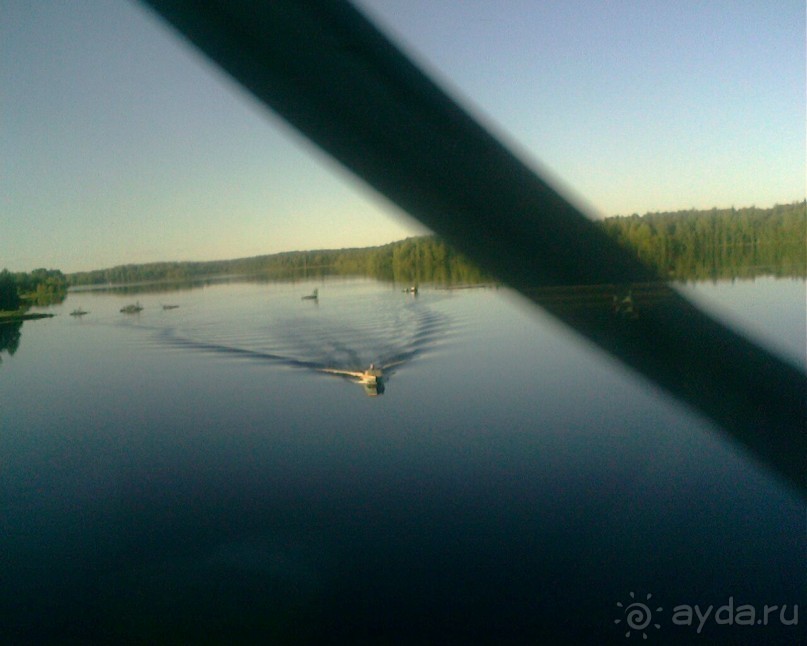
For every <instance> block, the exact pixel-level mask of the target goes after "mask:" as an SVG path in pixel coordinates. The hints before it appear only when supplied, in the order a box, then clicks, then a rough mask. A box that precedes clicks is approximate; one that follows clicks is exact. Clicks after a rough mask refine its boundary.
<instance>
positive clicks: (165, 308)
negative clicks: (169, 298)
mask: <svg viewBox="0 0 807 646" xmlns="http://www.w3.org/2000/svg"><path fill="white" fill-rule="evenodd" d="M178 307H179V305H163V309H164V310H175V309H176V308H178Z"/></svg>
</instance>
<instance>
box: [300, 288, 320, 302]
mask: <svg viewBox="0 0 807 646" xmlns="http://www.w3.org/2000/svg"><path fill="white" fill-rule="evenodd" d="M318 298H319V290H318V289H315V290H314V291H313V292H312V293H311V294H309V295H308V296H303V298H302V300H304V301H315V300H317V299H318Z"/></svg>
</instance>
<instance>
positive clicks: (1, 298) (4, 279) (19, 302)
mask: <svg viewBox="0 0 807 646" xmlns="http://www.w3.org/2000/svg"><path fill="white" fill-rule="evenodd" d="M67 287H68V280H67V276H65V275H64V274H63V273H62V272H61V271H59V270H58V269H35V270H34V271H32V272H30V273H25V272H15V273H12V272H10V271H8V270H6V269H3V270H2V271H0V311H5V312H14V311H19V313H20V314H22V313H24V311H25V310H26V309H28V307H30V306H31V305H52V304H56V303H61V302H62V301H63V300H64V299H65V297H66V296H67ZM6 318H7V317H6Z"/></svg>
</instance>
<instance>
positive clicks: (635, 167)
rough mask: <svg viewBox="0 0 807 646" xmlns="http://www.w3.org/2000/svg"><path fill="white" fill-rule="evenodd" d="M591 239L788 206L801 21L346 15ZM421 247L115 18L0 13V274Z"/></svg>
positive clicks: (701, 8) (668, 9) (492, 9)
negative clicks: (619, 220)
mask: <svg viewBox="0 0 807 646" xmlns="http://www.w3.org/2000/svg"><path fill="white" fill-rule="evenodd" d="M359 4H360V6H361V7H364V8H365V10H366V11H367V12H368V13H369V14H370V16H371V17H373V18H374V19H375V20H376V21H377V22H378V23H379V24H380V25H381V26H382V27H383V28H385V29H386V30H388V31H389V32H390V33H391V34H392V35H393V37H394V39H396V40H398V42H400V43H402V44H404V45H405V47H406V48H407V49H408V51H410V52H411V53H412V54H413V55H414V56H415V57H416V58H417V60H419V61H420V62H421V63H422V64H424V65H425V66H426V67H427V68H428V69H429V70H430V71H431V72H432V73H433V74H434V75H435V76H436V77H437V78H438V79H439V80H442V81H445V82H446V85H447V87H448V88H449V90H450V91H451V92H452V93H453V94H454V95H455V96H457V97H459V98H461V99H462V100H463V101H464V102H465V103H466V104H467V105H468V106H469V108H470V109H471V111H472V112H474V113H475V114H477V115H478V116H479V117H480V118H482V119H483V121H484V122H485V123H487V124H488V125H489V126H490V127H491V129H493V130H494V131H495V132H497V133H498V134H500V135H501V136H502V137H504V138H505V140H506V141H508V142H509V143H510V144H512V146H513V148H514V149H515V150H516V152H518V153H519V154H520V155H522V157H524V158H525V159H526V160H527V161H528V162H529V163H530V164H532V165H534V166H535V167H536V168H539V169H541V170H542V171H543V172H548V173H549V174H550V175H551V176H552V177H553V178H555V180H556V182H557V184H558V185H559V186H560V187H561V188H562V189H563V190H565V191H568V192H569V194H570V195H573V196H574V198H575V199H576V200H577V201H578V202H582V203H583V204H585V205H586V206H587V208H588V209H589V212H590V214H591V215H592V216H594V217H600V216H603V215H613V214H628V213H633V212H638V213H644V212H646V211H657V210H674V209H681V208H690V207H695V208H710V207H712V206H718V207H724V206H731V205H732V204H733V205H736V206H745V205H751V204H756V205H757V206H770V205H772V204H774V203H776V202H791V201H794V200H800V199H803V198H804V196H805V7H804V3H803V2H802V0H798V1H796V0H780V1H778V2H775V3H773V4H771V3H769V2H766V1H762V0H748V1H739V0H730V1H725V2H722V1H713V0H698V1H694V0H692V1H690V0H682V1H680V2H670V1H669V0H663V1H656V0H635V1H620V0H616V1H611V2H607V1H605V0H602V1H593V0H564V1H557V2H555V1H552V2H543V1H538V0H486V1H482V0H462V1H460V0H362V1H361V2H360V3H359ZM421 232H423V230H422V229H421V228H419V227H418V226H417V225H416V224H415V223H413V222H412V221H411V220H408V219H407V218H404V217H403V216H402V215H401V214H400V212H398V211H397V210H396V209H395V208H393V207H391V206H390V205H389V204H388V203H386V202H385V201H384V200H383V199H381V198H379V197H377V196H376V195H375V194H374V193H373V191H371V190H370V189H368V188H366V187H364V186H363V185H362V184H360V183H359V182H357V181H356V180H354V179H352V178H351V177H350V176H349V175H348V174H347V173H346V172H344V171H342V170H340V169H339V168H337V167H336V166H335V165H334V164H333V163H331V162H330V161H328V160H327V159H326V158H325V157H324V156H323V155H322V154H320V153H319V152H317V151H316V150H314V149H313V148H312V147H311V146H310V145H309V144H307V143H306V142H304V141H303V140H302V139H301V138H300V137H299V136H297V135H296V134H294V133H293V132H292V131H290V130H289V129H288V128H287V127H286V126H285V125H284V124H283V123H282V122H280V121H279V119H278V118H276V117H274V116H273V115H272V114H270V113H268V112H267V111H266V110H264V109H263V108H262V107H261V106H259V105H258V104H257V103H256V102H255V101H253V100H252V99H251V98H250V97H248V96H247V95H246V94H245V93H243V92H242V91H241V90H240V89H239V88H237V87H235V86H234V85H233V84H232V83H231V82H229V81H228V80H227V79H226V78H225V77H224V76H223V75H222V74H221V73H219V72H218V71H217V70H216V69H215V68H213V67H212V66H211V65H210V64H209V63H207V62H206V61H205V60H204V59H202V58H200V57H199V56H197V55H196V54H195V52H193V51H192V50H190V49H189V48H188V47H187V46H186V45H185V44H184V43H182V42H181V41H179V40H178V39H177V38H175V37H174V35H173V33H172V32H171V31H170V30H169V29H168V28H166V27H164V26H163V25H162V24H161V23H160V22H159V21H158V20H157V19H156V18H154V17H153V16H152V15H151V14H150V13H149V12H148V11H147V10H146V9H144V8H143V7H141V6H140V5H138V4H136V3H133V2H130V1H129V0H82V1H80V2H69V3H65V2H30V1H29V0H3V2H2V3H0V268H2V267H7V268H9V269H12V270H15V271H21V270H25V271H28V270H31V269H33V268H35V267H40V266H47V267H55V268H61V269H62V270H64V271H77V270H82V269H93V268H101V267H107V266H111V265H115V264H121V263H127V262H150V261H156V260H207V259H219V258H234V257H242V256H250V255H257V254H263V253H273V252H276V251H283V250H291V249H312V248H324V247H327V248H338V247H346V246H365V245H372V244H381V243H385V242H389V241H392V240H396V239H400V238H402V237H405V236H407V235H412V234H415V233H421Z"/></svg>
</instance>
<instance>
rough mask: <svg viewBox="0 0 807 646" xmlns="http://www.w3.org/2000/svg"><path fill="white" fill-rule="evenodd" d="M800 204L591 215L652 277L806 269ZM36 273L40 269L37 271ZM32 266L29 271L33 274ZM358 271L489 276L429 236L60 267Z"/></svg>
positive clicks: (99, 274) (147, 274)
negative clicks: (228, 256) (215, 257)
mask: <svg viewBox="0 0 807 646" xmlns="http://www.w3.org/2000/svg"><path fill="white" fill-rule="evenodd" d="M806 207H807V204H806V203H805V201H801V202H794V203H791V204H777V205H776V206H773V207H771V208H756V207H753V206H752V207H745V208H740V209H735V208H730V209H711V210H706V211H703V210H701V211H698V210H694V209H692V210H688V211H675V212H662V213H659V212H657V213H647V214H645V215H642V216H640V215H638V214H633V215H629V216H615V217H610V218H605V219H604V220H600V221H598V222H597V225H598V226H601V227H603V229H604V230H605V231H606V232H607V233H608V234H609V235H611V236H612V237H614V238H615V239H616V240H617V241H619V242H620V243H621V244H623V245H625V246H626V247H629V248H632V249H634V250H635V251H636V253H637V254H638V255H639V257H640V258H641V259H642V260H644V261H645V262H646V263H647V264H649V265H651V266H653V267H654V268H655V269H656V270H657V271H658V272H659V274H660V275H661V276H662V277H665V278H669V279H673V280H709V279H712V280H717V279H733V278H750V277H753V276H759V275H773V276H793V277H805V275H807V242H805V241H806V240H807V210H806ZM37 271H44V270H37ZM33 273H36V272H33ZM261 274H265V275H267V276H269V277H276V278H289V277H294V278H300V277H317V276H320V275H363V276H368V277H373V278H378V279H380V280H387V281H393V282H396V283H404V284H406V283H420V282H424V283H425V282H432V283H438V284H439V283H442V284H453V285H456V284H479V283H485V282H493V278H492V277H491V276H489V275H488V274H486V273H485V272H484V271H482V270H481V269H479V268H478V267H477V266H476V265H474V264H473V263H472V262H470V261H469V260H468V259H467V258H466V257H465V256H464V255H462V254H461V253H458V252H456V251H454V250H453V249H452V248H451V247H450V246H449V245H448V244H446V243H445V242H444V241H443V240H441V239H440V238H439V237H437V236H433V235H432V236H420V237H414V238H407V239H406V240H401V241H398V242H393V243H390V244H386V245H381V246H377V247H365V248H356V249H326V250H314V251H291V252H284V253H277V254H272V255H265V256H255V257H251V258H239V259H235V260H220V261H210V262H158V263H148V264H140V265H134V264H133V265H120V266H117V267H111V268H109V269H99V270H95V271H86V272H78V273H74V274H70V275H68V276H67V281H68V283H69V285H71V286H83V285H125V284H132V283H144V282H149V283H154V282H173V283H177V282H180V281H188V280H195V279H204V278H209V277H214V276H227V275H231V276H236V275H238V276H244V275H250V276H255V275H261Z"/></svg>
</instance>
